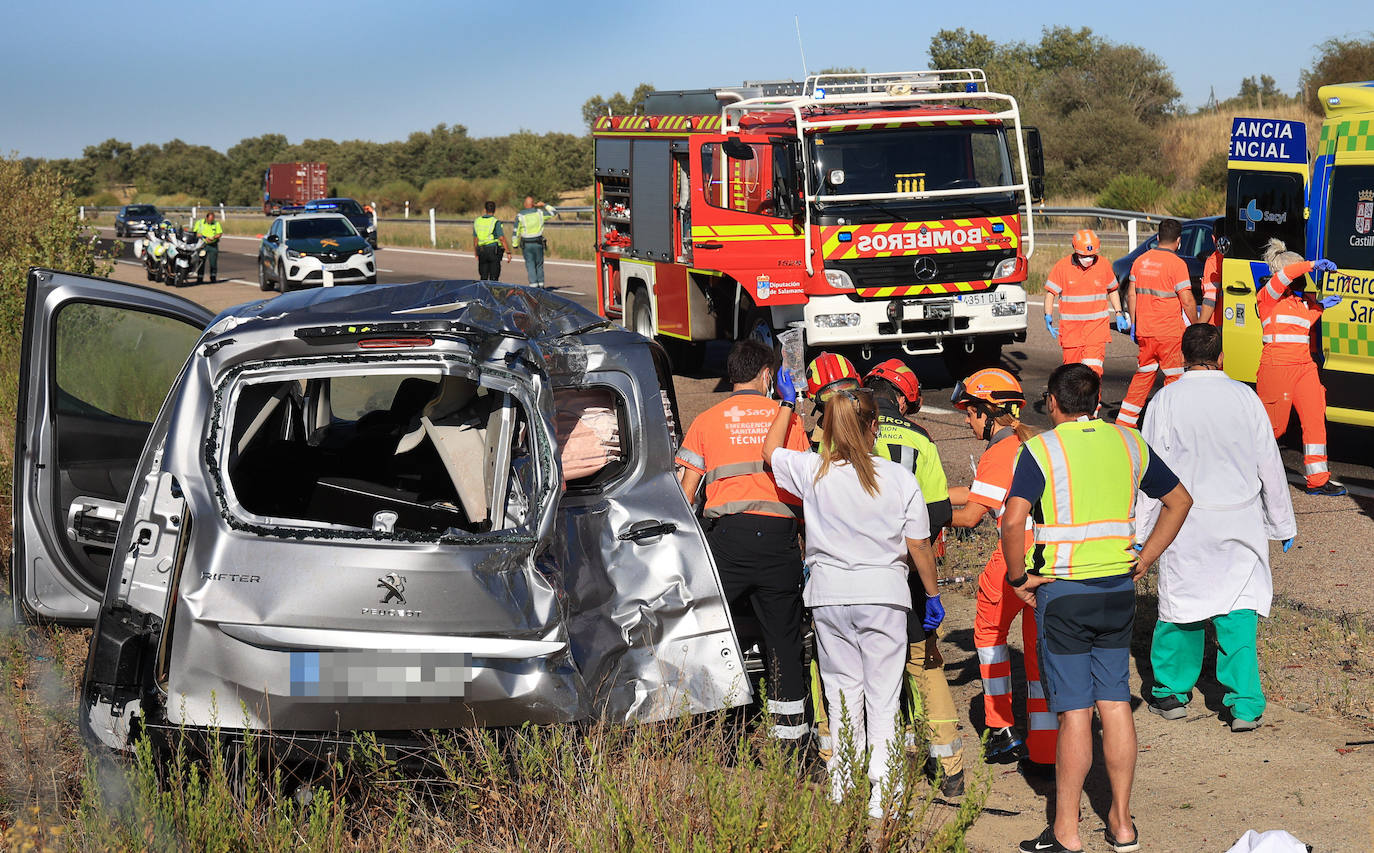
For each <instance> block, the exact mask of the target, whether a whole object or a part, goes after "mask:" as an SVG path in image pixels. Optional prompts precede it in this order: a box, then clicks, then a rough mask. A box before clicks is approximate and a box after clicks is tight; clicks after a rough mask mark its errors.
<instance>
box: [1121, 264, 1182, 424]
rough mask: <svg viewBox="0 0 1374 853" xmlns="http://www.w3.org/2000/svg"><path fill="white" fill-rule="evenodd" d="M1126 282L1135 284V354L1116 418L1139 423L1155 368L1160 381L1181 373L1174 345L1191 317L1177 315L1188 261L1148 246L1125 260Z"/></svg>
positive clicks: (1167, 380)
mask: <svg viewBox="0 0 1374 853" xmlns="http://www.w3.org/2000/svg"><path fill="white" fill-rule="evenodd" d="M1131 282H1132V284H1131V286H1132V287H1133V288H1134V289H1135V317H1134V318H1133V320H1134V321H1135V341H1136V344H1137V345H1139V347H1140V354H1139V356H1138V357H1137V365H1138V366H1137V367H1136V369H1135V376H1133V377H1131V384H1130V387H1128V388H1127V389H1126V399H1125V400H1123V401H1122V402H1121V413H1120V414H1118V415H1117V416H1116V422H1117V423H1118V424H1121V425H1122V426H1128V427H1135V426H1138V425H1139V424H1140V411H1141V410H1142V409H1144V408H1145V400H1146V399H1147V398H1148V397H1149V396H1150V389H1151V388H1153V387H1154V384H1155V372H1156V371H1159V370H1161V369H1162V370H1163V372H1164V384H1165V385H1168V384H1169V383H1170V382H1173V381H1174V380H1176V379H1178V378H1179V377H1180V376H1182V375H1183V353H1182V352H1181V351H1180V350H1179V345H1180V344H1181V342H1182V340H1183V329H1184V328H1185V327H1186V326H1187V325H1188V324H1189V323H1191V322H1192V321H1193V319H1195V318H1191V317H1190V318H1187V319H1185V318H1184V316H1183V306H1182V304H1181V303H1180V301H1179V298H1178V295H1179V294H1180V293H1182V292H1184V291H1186V290H1188V289H1189V288H1190V287H1191V286H1192V285H1191V283H1190V282H1189V280H1188V265H1187V264H1185V263H1183V259H1182V258H1180V257H1179V256H1178V255H1176V254H1174V253H1173V252H1169V251H1165V250H1164V249H1151V250H1150V251H1148V252H1146V253H1145V254H1143V255H1141V256H1140V257H1138V258H1136V259H1135V263H1134V264H1132V265H1131Z"/></svg>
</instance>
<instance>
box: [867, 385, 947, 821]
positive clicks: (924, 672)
mask: <svg viewBox="0 0 1374 853" xmlns="http://www.w3.org/2000/svg"><path fill="white" fill-rule="evenodd" d="M864 387H865V388H869V389H871V390H872V392H873V402H874V403H875V404H876V405H877V407H878V438H877V441H876V442H874V445H873V449H874V451H875V452H876V453H877V455H879V456H881V457H883V458H884V459H890V460H892V461H893V462H896V463H898V464H900V465H901V466H902V467H903V468H906V469H907V470H909V471H911V473H912V474H914V475H915V476H916V484H917V485H918V486H920V487H921V494H922V496H923V497H924V498H925V503H926V512H927V513H928V514H929V516H930V539H931V544H932V545H934V544H935V542H936V540H937V539H938V538H939V536H940V532H941V529H942V528H944V527H945V526H946V525H947V524H949V520H950V505H949V484H948V482H947V481H946V480H945V469H944V466H942V465H941V464H940V452H939V451H938V450H936V449H935V442H934V441H932V440H931V438H930V434H929V433H928V432H926V431H925V429H924V428H922V427H921V426H920V425H919V424H917V423H916V422H915V420H914V418H915V415H916V413H917V412H919V411H920V410H921V382H920V380H919V379H918V378H917V377H916V374H915V372H913V371H912V369H911V368H909V367H907V366H906V365H905V364H903V363H902V362H901V361H900V360H899V359H895V358H893V359H889V360H887V361H885V362H883V363H882V364H879V365H878V366H877V367H874V368H873V369H872V370H871V371H869V373H868V375H867V376H865V377H864ZM937 553H938V551H937ZM907 587H908V588H909V589H910V590H911V610H910V612H909V613H908V614H907V623H906V628H907V659H906V672H907V687H908V690H909V691H910V694H911V696H910V702H909V704H908V708H912V709H914V706H915V705H916V703H918V702H919V703H920V708H921V710H922V711H923V714H922V716H924V717H925V720H926V726H927V732H926V736H927V739H928V740H929V742H930V758H931V759H932V760H933V761H936V762H938V763H939V765H940V769H941V771H942V774H943V775H942V781H941V783H940V792H941V793H942V794H944V795H945V796H947V797H955V796H959V795H960V794H962V793H963V792H964V756H963V741H962V739H961V738H960V737H959V716H958V714H957V713H956V712H955V710H954V697H952V696H951V695H950V692H949V682H948V681H947V680H946V679H945V667H944V658H943V657H942V656H941V655H940V650H939V648H938V647H937V645H936V636H935V634H934V632H929V633H928V632H926V630H925V628H924V626H923V625H922V621H923V620H922V614H924V613H925V599H926V593H925V586H924V585H923V584H922V583H921V578H920V575H919V574H917V573H916V572H915V571H912V572H909V573H908V574H907ZM937 598H938V596H937Z"/></svg>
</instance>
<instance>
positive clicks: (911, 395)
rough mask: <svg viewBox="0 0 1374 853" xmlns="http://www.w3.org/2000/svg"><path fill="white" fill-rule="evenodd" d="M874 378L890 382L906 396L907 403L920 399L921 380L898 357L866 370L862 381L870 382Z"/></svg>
mask: <svg viewBox="0 0 1374 853" xmlns="http://www.w3.org/2000/svg"><path fill="white" fill-rule="evenodd" d="M874 379H885V380H887V381H888V382H891V383H892V384H893V386H895V387H896V388H897V390H898V391H901V392H902V396H903V397H906V399H907V402H908V403H914V402H916V401H917V400H919V399H921V380H920V379H917V378H916V371H914V370H912V369H911V368H910V367H907V366H906V364H904V363H903V362H902V360H901V359H899V358H889V359H888V360H887V361H885V362H883V363H882V364H880V365H878V366H877V367H875V368H873V369H872V370H870V371H868V375H867V376H865V377H864V382H872V381H873V380H874Z"/></svg>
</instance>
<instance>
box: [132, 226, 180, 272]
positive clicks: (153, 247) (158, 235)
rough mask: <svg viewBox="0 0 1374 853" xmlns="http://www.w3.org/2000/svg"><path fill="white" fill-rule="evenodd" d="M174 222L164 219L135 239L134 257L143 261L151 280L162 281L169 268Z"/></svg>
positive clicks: (145, 270)
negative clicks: (168, 255)
mask: <svg viewBox="0 0 1374 853" xmlns="http://www.w3.org/2000/svg"><path fill="white" fill-rule="evenodd" d="M171 234H172V223H170V222H167V221H165V220H164V221H163V222H162V223H160V224H157V225H150V226H149V227H148V233H147V235H146V236H145V237H144V238H142V239H139V240H135V241H134V257H135V258H138V259H139V260H141V261H143V272H144V274H145V275H146V276H147V277H148V280H149V281H162V279H163V277H164V274H165V272H166V270H167V252H168V250H169V249H170V248H171Z"/></svg>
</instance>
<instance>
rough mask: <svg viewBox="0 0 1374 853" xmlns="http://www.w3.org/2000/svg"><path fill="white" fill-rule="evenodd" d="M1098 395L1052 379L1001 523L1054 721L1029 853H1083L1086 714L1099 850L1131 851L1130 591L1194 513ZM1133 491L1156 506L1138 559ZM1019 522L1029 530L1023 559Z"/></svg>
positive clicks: (1079, 375) (1086, 386)
mask: <svg viewBox="0 0 1374 853" xmlns="http://www.w3.org/2000/svg"><path fill="white" fill-rule="evenodd" d="M1099 389H1100V383H1099V380H1098V378H1097V374H1096V373H1094V372H1093V371H1092V370H1091V369H1089V368H1088V367H1086V366H1084V365H1082V364H1065V365H1061V366H1060V367H1058V368H1056V369H1055V371H1054V372H1053V373H1051V374H1050V379H1049V393H1048V394H1047V407H1048V409H1049V415H1050V421H1051V422H1052V423H1053V424H1054V428H1053V429H1052V430H1049V431H1048V432H1043V433H1040V434H1039V435H1036V436H1032V437H1031V438H1030V439H1029V440H1028V441H1026V443H1025V445H1024V446H1023V447H1022V448H1021V451H1020V453H1019V454H1018V455H1017V457H1016V473H1015V474H1014V475H1013V477H1012V483H1011V489H1010V490H1009V496H1008V498H1007V503H1006V511H1005V513H1004V514H1003V516H1002V526H1001V533H1002V555H1003V558H1004V559H1005V560H1006V563H1007V584H1008V585H1010V586H1011V587H1012V589H1013V591H1014V592H1015V593H1016V594H1017V596H1019V597H1020V598H1021V599H1022V600H1023V601H1025V602H1026V603H1028V604H1031V605H1033V606H1034V607H1035V615H1036V620H1037V623H1038V628H1039V631H1038V635H1039V636H1038V639H1039V642H1038V644H1037V645H1038V647H1039V651H1040V674H1041V681H1042V683H1043V684H1044V687H1045V694H1046V698H1047V699H1048V700H1049V708H1050V711H1051V712H1052V713H1055V714H1057V715H1058V717H1059V740H1058V743H1057V745H1056V749H1055V763H1054V766H1055V816H1054V823H1053V824H1052V825H1051V826H1048V827H1046V828H1045V830H1044V831H1043V832H1041V833H1040V835H1039V836H1038V837H1036V838H1031V839H1027V840H1026V841H1023V842H1021V847H1020V849H1021V850H1023V851H1028V852H1029V853H1065V851H1078V850H1082V848H1083V844H1082V839H1081V837H1080V836H1079V829H1078V820H1079V810H1080V805H1079V803H1080V800H1081V799H1082V796H1083V780H1084V779H1085V778H1086V777H1087V775H1088V769H1089V768H1090V767H1091V766H1092V760H1093V758H1092V752H1093V735H1092V719H1093V709H1094V707H1095V708H1096V709H1097V714H1098V717H1099V718H1101V720H1102V751H1103V754H1104V757H1105V759H1106V763H1107V778H1108V780H1109V781H1110V783H1111V789H1112V806H1111V810H1110V811H1109V812H1108V815H1107V843H1108V845H1109V846H1110V847H1111V848H1112V849H1113V850H1116V851H1122V853H1125V851H1132V850H1138V849H1140V841H1139V839H1140V836H1139V834H1138V833H1137V832H1136V828H1135V824H1134V823H1133V822H1132V820H1131V808H1130V797H1131V784H1132V780H1133V779H1134V776H1135V761H1136V739H1135V719H1134V718H1133V717H1132V716H1131V687H1130V654H1131V630H1132V627H1133V626H1134V623H1135V584H1134V581H1135V580H1136V579H1137V578H1139V577H1141V576H1143V575H1144V574H1145V571H1146V570H1147V569H1148V568H1149V566H1150V564H1151V563H1153V562H1154V561H1155V559H1156V558H1157V557H1158V556H1159V555H1160V553H1161V552H1163V550H1164V549H1165V548H1167V547H1168V546H1169V543H1170V542H1172V541H1173V539H1174V536H1175V535H1176V534H1177V533H1178V530H1179V528H1180V527H1181V526H1182V525H1183V521H1184V519H1185V518H1186V517H1187V515H1188V510H1189V508H1190V507H1191V506H1192V499H1191V498H1189V496H1188V491H1187V490H1186V489H1185V488H1184V487H1183V486H1182V485H1181V484H1180V483H1179V481H1178V478H1177V477H1175V476H1174V474H1173V472H1172V471H1170V470H1169V467H1168V466H1167V465H1165V464H1164V462H1163V461H1162V460H1161V459H1160V458H1159V457H1158V456H1156V455H1155V453H1154V451H1153V450H1151V449H1150V447H1149V445H1147V444H1146V443H1145V439H1144V438H1142V437H1141V435H1140V433H1138V432H1136V431H1135V430H1134V429H1131V428H1129V427H1124V426H1120V425H1117V424H1108V423H1104V422H1103V421H1101V420H1098V419H1097V418H1094V417H1092V413H1093V412H1094V411H1096V409H1097V404H1098V393H1099ZM1137 490H1138V491H1143V492H1144V493H1145V494H1146V495H1148V496H1150V497H1152V498H1155V499H1157V500H1159V501H1161V503H1162V504H1163V506H1162V509H1161V510H1160V512H1159V516H1158V520H1157V521H1156V522H1155V525H1154V529H1153V531H1152V532H1151V534H1150V536H1149V538H1148V539H1146V540H1145V542H1144V544H1143V545H1142V546H1141V548H1140V550H1139V551H1138V552H1137V551H1136V550H1133V548H1132V542H1133V541H1134V539H1135V516H1134V508H1135V503H1136V492H1137ZM1027 519H1030V520H1032V521H1033V522H1034V545H1033V546H1032V547H1031V549H1030V550H1029V551H1027V550H1026V547H1025V540H1026V535H1027V531H1026V521H1027Z"/></svg>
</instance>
